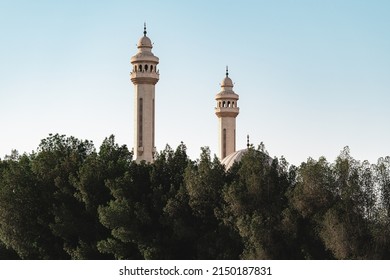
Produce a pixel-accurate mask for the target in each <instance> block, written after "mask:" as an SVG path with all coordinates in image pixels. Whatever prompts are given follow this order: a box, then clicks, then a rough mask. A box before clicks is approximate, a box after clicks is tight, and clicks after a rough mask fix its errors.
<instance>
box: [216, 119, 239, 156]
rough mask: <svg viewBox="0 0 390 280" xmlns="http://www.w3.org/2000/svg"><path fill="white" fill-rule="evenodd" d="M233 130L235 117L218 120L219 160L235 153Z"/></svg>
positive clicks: (234, 128)
mask: <svg viewBox="0 0 390 280" xmlns="http://www.w3.org/2000/svg"><path fill="white" fill-rule="evenodd" d="M235 130H236V118H235V117H220V118H219V158H220V159H221V160H222V159H224V158H225V157H226V156H228V155H230V154H231V153H234V152H235V151H236V135H235Z"/></svg>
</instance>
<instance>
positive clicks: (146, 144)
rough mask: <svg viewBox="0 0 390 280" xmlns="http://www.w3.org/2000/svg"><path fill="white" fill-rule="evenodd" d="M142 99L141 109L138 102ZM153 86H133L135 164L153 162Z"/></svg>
mask: <svg viewBox="0 0 390 280" xmlns="http://www.w3.org/2000/svg"><path fill="white" fill-rule="evenodd" d="M141 99H142V108H141V104H140V100H141ZM154 103H155V86H154V85H153V84H136V85H135V86H134V128H135V129H134V155H135V157H136V161H137V162H141V161H142V160H145V161H147V162H152V161H153V154H154V150H155V143H154V138H155V135H154V131H155V124H154V123H155V108H154V107H155V104H154Z"/></svg>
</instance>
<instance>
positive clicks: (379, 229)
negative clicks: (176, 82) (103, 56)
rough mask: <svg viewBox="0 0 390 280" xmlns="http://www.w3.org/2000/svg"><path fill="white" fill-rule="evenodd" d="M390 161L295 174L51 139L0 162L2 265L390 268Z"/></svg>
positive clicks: (259, 157) (341, 163) (257, 159)
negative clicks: (378, 263)
mask: <svg viewBox="0 0 390 280" xmlns="http://www.w3.org/2000/svg"><path fill="white" fill-rule="evenodd" d="M389 222H390V157H386V158H380V159H379V160H378V162H377V163H376V164H370V163H369V162H367V161H363V162H361V161H358V160H355V159H354V158H352V157H351V155H350V152H349V149H348V148H347V147H346V148H344V150H343V151H342V152H341V153H340V155H339V156H338V157H337V158H336V160H335V161H334V162H333V163H330V162H328V161H327V160H326V159H325V158H324V157H321V158H319V159H318V160H315V159H312V158H309V159H308V160H307V161H306V162H303V163H302V164H301V165H300V166H298V167H296V166H294V165H290V164H288V162H287V161H286V159H285V158H283V157H282V158H273V159H271V158H270V157H269V156H268V155H267V153H266V151H265V149H264V147H263V145H260V146H259V147H257V148H255V147H249V149H248V151H247V152H246V153H245V155H244V156H243V158H242V160H241V161H240V162H239V163H235V164H234V165H233V166H232V168H230V169H229V170H225V168H224V166H223V165H221V162H220V161H219V160H218V158H216V157H215V156H214V157H213V158H212V157H211V155H210V150H209V149H208V148H207V147H206V148H202V149H201V154H200V157H199V159H197V160H196V161H194V160H191V159H190V158H189V157H188V155H187V153H186V146H185V145H184V144H181V145H179V146H178V147H177V148H176V149H175V150H174V149H172V148H171V147H169V146H166V148H165V149H164V150H163V151H161V152H159V153H158V154H157V155H156V159H155V161H154V162H153V163H151V164H147V163H144V162H142V163H139V164H138V163H136V162H135V161H134V160H133V155H132V153H131V152H130V151H129V150H128V148H127V147H126V146H125V145H123V146H120V145H118V144H117V143H116V142H115V138H114V136H110V137H108V138H106V139H105V140H104V141H103V143H102V145H101V146H100V148H99V151H97V150H96V149H95V147H94V144H93V143H92V142H91V141H87V140H79V139H77V138H74V137H66V136H64V135H58V134H56V135H49V137H47V138H46V139H44V140H42V141H41V143H40V145H39V147H38V149H37V151H36V152H33V153H31V154H23V155H19V154H18V153H17V152H16V151H13V152H12V154H11V155H9V156H6V158H4V159H3V160H0V259H389V258H390V228H389Z"/></svg>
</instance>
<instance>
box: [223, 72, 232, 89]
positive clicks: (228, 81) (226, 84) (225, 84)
mask: <svg viewBox="0 0 390 280" xmlns="http://www.w3.org/2000/svg"><path fill="white" fill-rule="evenodd" d="M221 87H233V81H232V79H230V78H229V76H228V75H226V77H225V79H223V80H222V83H221Z"/></svg>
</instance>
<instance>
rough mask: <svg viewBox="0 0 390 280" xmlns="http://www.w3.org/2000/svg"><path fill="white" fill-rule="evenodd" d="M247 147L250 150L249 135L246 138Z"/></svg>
mask: <svg viewBox="0 0 390 280" xmlns="http://www.w3.org/2000/svg"><path fill="white" fill-rule="evenodd" d="M246 147H247V148H248V149H249V134H248V135H247V136H246Z"/></svg>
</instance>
